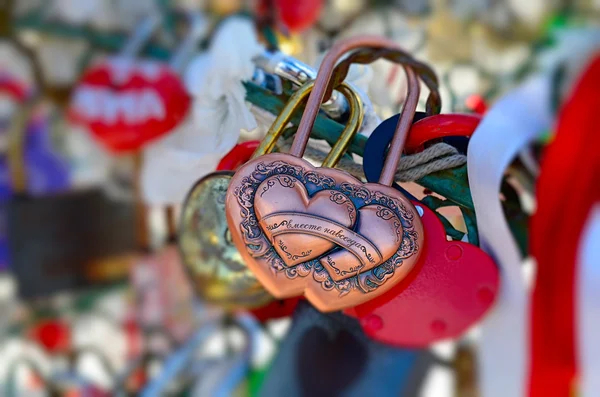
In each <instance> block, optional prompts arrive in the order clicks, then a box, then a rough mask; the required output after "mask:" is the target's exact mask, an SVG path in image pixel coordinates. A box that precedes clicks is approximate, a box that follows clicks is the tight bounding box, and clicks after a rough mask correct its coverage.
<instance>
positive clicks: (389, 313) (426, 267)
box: [346, 203, 500, 347]
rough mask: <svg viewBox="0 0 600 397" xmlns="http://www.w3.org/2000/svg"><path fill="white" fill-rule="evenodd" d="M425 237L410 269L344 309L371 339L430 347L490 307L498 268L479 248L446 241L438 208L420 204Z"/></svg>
mask: <svg viewBox="0 0 600 397" xmlns="http://www.w3.org/2000/svg"><path fill="white" fill-rule="evenodd" d="M415 205H416V206H418V207H419V209H420V211H421V212H422V216H421V219H422V220H423V224H424V226H425V228H426V229H427V241H426V242H425V246H424V247H423V254H422V256H421V259H420V260H419V263H418V264H417V265H416V266H415V269H414V270H413V271H412V272H411V274H410V275H409V276H408V277H406V278H405V279H404V280H402V282H400V283H398V284H397V285H396V286H394V288H392V289H390V290H389V291H388V292H386V293H385V294H383V295H381V296H379V297H378V298H376V299H373V300H371V301H369V302H367V303H365V304H362V305H359V306H356V307H354V308H352V309H349V310H346V314H348V315H351V316H353V317H356V318H358V319H359V320H360V323H361V325H362V327H363V329H364V330H365V332H366V333H367V335H369V336H370V337H372V338H373V339H375V340H377V341H379V342H383V343H387V344H391V345H395V346H401V347H426V346H429V345H430V344H432V343H434V342H437V341H440V340H444V339H448V338H456V337H459V336H460V335H461V334H463V333H464V332H465V331H466V330H467V329H468V328H470V327H471V326H473V325H474V324H475V323H476V322H477V321H478V320H479V319H480V318H481V317H482V316H483V315H484V314H485V313H486V312H487V311H488V310H489V309H490V308H491V306H492V304H493V303H494V301H495V298H496V296H497V294H498V289H499V280H500V279H499V273H498V267H497V266H496V264H495V263H494V261H493V260H492V258H490V257H489V256H488V255H487V254H486V253H485V252H483V251H482V250H481V249H479V248H478V247H476V246H474V245H472V244H468V243H463V242H460V241H447V240H446V232H445V230H444V227H443V225H442V223H441V222H440V220H439V219H438V218H437V216H436V215H435V213H434V212H433V211H432V210H430V209H429V208H427V207H426V206H424V205H423V204H420V203H415Z"/></svg>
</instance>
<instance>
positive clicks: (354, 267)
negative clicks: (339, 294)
mask: <svg viewBox="0 0 600 397" xmlns="http://www.w3.org/2000/svg"><path fill="white" fill-rule="evenodd" d="M356 232H357V233H358V234H360V235H361V236H363V237H365V238H366V239H367V240H369V241H372V242H376V243H375V246H376V247H377V251H378V254H379V257H376V258H372V259H373V261H369V262H368V263H362V262H361V261H360V259H359V258H358V257H357V256H355V255H353V254H351V253H350V252H348V251H347V250H344V249H339V250H335V251H334V252H331V253H329V254H327V255H326V256H325V257H324V258H322V259H321V260H320V262H321V264H322V265H323V267H324V268H325V269H327V270H328V272H329V275H330V276H331V278H332V279H334V280H335V281H341V280H343V279H346V278H348V277H351V276H355V275H356V274H357V273H361V272H364V271H367V270H370V269H372V268H374V267H375V266H377V265H379V264H381V263H383V262H385V261H386V260H388V259H389V258H391V257H392V255H394V254H395V253H396V252H397V251H398V248H400V244H401V243H402V223H401V222H400V219H399V218H398V216H397V215H396V214H394V213H393V212H392V211H391V210H390V209H388V208H386V207H384V206H381V205H366V206H364V207H362V208H361V209H360V210H359V211H358V224H357V225H356Z"/></svg>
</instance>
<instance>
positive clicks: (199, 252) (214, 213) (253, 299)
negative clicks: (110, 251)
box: [179, 83, 362, 308]
mask: <svg viewBox="0 0 600 397" xmlns="http://www.w3.org/2000/svg"><path fill="white" fill-rule="evenodd" d="M313 85H314V83H309V84H307V85H305V86H303V87H301V88H300V89H299V90H298V91H297V92H296V93H295V94H294V95H295V98H299V99H302V98H306V97H307V96H308V94H309V93H310V92H311V90H312V88H313ZM339 90H340V91H341V92H342V94H343V95H344V96H345V97H346V98H347V100H348V102H349V103H350V108H351V112H350V115H349V119H348V122H347V125H346V128H345V129H344V132H343V133H342V135H341V139H340V141H339V142H340V144H339V145H335V146H334V150H332V153H331V154H330V156H328V158H327V159H325V163H326V164H334V163H335V161H336V160H337V159H338V158H339V157H340V156H341V154H342V153H343V152H344V151H345V149H346V148H347V145H348V144H349V143H350V141H351V139H352V137H353V135H354V134H355V133H356V132H357V131H358V129H359V127H360V125H361V121H362V107H361V103H360V97H359V96H358V94H357V93H356V92H355V91H354V90H353V89H352V88H350V87H349V86H347V85H343V86H341V87H340V88H339ZM297 104H298V101H297V100H296V101H290V103H288V105H286V107H285V108H284V109H283V110H282V111H281V113H280V115H279V116H278V118H277V120H276V121H275V123H274V125H273V127H272V128H271V129H270V130H269V132H268V133H267V135H266V136H265V138H264V139H263V141H262V142H261V144H260V145H259V146H258V147H256V146H254V149H256V150H254V153H253V155H252V158H256V157H259V156H262V155H265V154H266V153H269V152H270V151H271V150H272V149H273V148H274V146H275V143H276V142H277V139H278V138H279V137H280V136H281V134H282V132H283V130H284V127H285V126H286V125H287V124H288V123H289V121H290V119H291V117H292V115H293V112H294V111H295V110H296V109H297ZM252 147H253V145H252V144H248V143H244V144H240V145H238V146H237V147H236V148H234V149H233V150H232V152H231V153H230V154H228V155H227V156H225V157H224V158H223V160H222V161H221V164H220V166H219V169H221V170H222V171H219V172H215V173H212V174H210V175H207V176H206V177H204V178H202V179H201V180H200V181H198V183H197V184H196V185H195V186H194V187H193V188H192V189H191V191H190V193H189V194H188V197H187V199H186V201H185V204H184V207H183V211H182V217H181V225H180V229H179V230H180V232H179V233H180V234H179V236H180V237H179V246H180V249H181V253H182V257H183V260H184V263H185V264H186V268H187V269H188V272H189V274H190V275H191V278H192V282H193V285H194V286H195V288H196V291H197V292H198V293H199V294H200V295H201V296H202V297H203V298H205V299H206V300H208V301H211V302H213V303H217V304H219V305H221V306H225V307H228V308H239V307H244V308H257V307H262V306H264V305H265V304H266V303H268V302H269V301H271V300H272V299H273V297H272V296H271V295H270V294H269V293H268V292H266V291H265V290H264V288H263V287H262V286H261V284H260V283H259V282H258V280H257V279H256V277H255V276H254V274H253V273H252V272H251V271H250V270H249V269H248V268H247V267H246V263H245V261H244V259H243V256H242V255H240V253H239V252H238V249H237V248H236V247H235V246H234V245H233V244H232V243H231V233H230V230H229V228H228V227H227V220H226V216H225V193H226V190H227V187H228V185H229V183H230V180H231V178H232V176H233V171H224V170H223V169H227V170H229V169H235V168H237V166H239V165H240V163H239V162H237V161H234V160H236V156H237V157H238V160H239V156H238V155H240V154H241V155H244V154H247V152H248V149H249V148H252ZM248 157H249V156H248ZM246 159H247V158H246ZM242 163H243V162H242ZM275 306H276V307H278V308H279V307H280V305H275ZM288 306H289V305H287V306H286V307H288Z"/></svg>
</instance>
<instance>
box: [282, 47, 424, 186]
mask: <svg viewBox="0 0 600 397" xmlns="http://www.w3.org/2000/svg"><path fill="white" fill-rule="evenodd" d="M361 48H372V49H382V48H389V49H398V50H400V47H399V46H398V45H397V44H396V43H395V42H393V41H392V40H389V39H387V38H385V37H380V36H361V37H353V38H349V39H346V40H342V41H339V42H338V43H336V44H335V45H334V46H333V47H332V48H331V49H330V50H329V51H328V52H327V54H326V55H325V57H324V58H323V62H322V63H321V67H320V68H319V73H318V74H317V78H316V80H315V89H314V90H313V91H312V92H311V94H310V97H309V98H308V103H307V104H306V108H305V111H304V114H303V115H302V120H301V121H300V124H299V126H298V131H297V132H296V137H295V139H294V142H293V143H292V147H291V148H290V153H289V154H291V155H293V156H296V157H299V156H301V155H302V154H303V153H304V150H305V148H306V145H307V143H308V138H309V137H310V133H311V131H312V127H313V125H314V122H315V120H316V118H317V114H318V112H319V108H320V105H321V103H322V102H323V100H324V98H325V95H326V94H327V90H328V85H329V83H330V81H331V79H332V76H333V69H334V68H335V65H336V63H337V62H338V61H339V59H340V58H342V57H343V56H344V55H346V54H347V53H348V52H350V51H354V50H357V49H361ZM404 70H405V72H406V76H407V80H408V94H407V99H406V103H405V106H404V108H403V109H402V113H401V115H400V119H399V121H398V124H397V126H396V132H395V134H394V139H393V140H392V143H391V146H390V151H389V153H388V156H387V159H386V162H385V166H384V169H383V172H382V174H381V175H382V176H381V178H380V181H379V182H380V183H382V184H385V185H391V183H392V181H393V174H394V171H395V168H394V167H397V165H398V161H399V160H400V155H401V153H402V149H403V147H404V142H405V140H406V136H407V134H408V131H409V129H410V125H411V122H412V118H413V115H414V112H415V110H416V106H417V103H418V100H419V95H420V86H419V81H418V80H417V78H416V74H415V72H414V70H413V69H412V68H411V67H409V66H406V65H404Z"/></svg>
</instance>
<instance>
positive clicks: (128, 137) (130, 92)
mask: <svg viewBox="0 0 600 397" xmlns="http://www.w3.org/2000/svg"><path fill="white" fill-rule="evenodd" d="M189 107H190V98H189V96H188V95H187V93H186V91H185V88H184V86H183V84H182V83H181V80H180V79H179V77H178V76H177V74H176V73H175V72H174V71H173V70H172V69H171V68H170V67H169V66H168V65H166V64H161V63H159V62H153V61H139V60H136V61H134V60H133V59H129V58H123V57H115V58H109V59H108V60H105V61H102V62H99V63H97V64H95V65H94V66H92V67H91V68H89V69H88V70H87V71H86V72H85V73H84V74H83V77H82V78H81V80H80V81H79V83H78V85H77V87H76V88H75V91H74V93H73V98H72V100H71V104H70V106H69V112H68V114H69V118H70V119H71V121H73V122H76V123H81V124H84V125H86V126H87V127H88V128H89V129H90V131H91V132H92V134H93V135H94V136H95V137H96V138H97V139H98V140H99V141H100V142H101V143H102V144H104V145H105V146H106V147H107V148H108V149H110V150H112V151H114V152H125V151H132V150H137V149H139V148H141V147H142V145H144V144H145V143H147V142H149V141H151V140H153V139H156V138H158V137H160V136H161V135H164V134H166V133H167V132H169V131H170V130H172V129H173V128H174V127H175V126H177V125H178V124H179V123H180V122H181V121H182V120H183V119H184V117H185V116H186V114H187V111H188V109H189Z"/></svg>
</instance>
